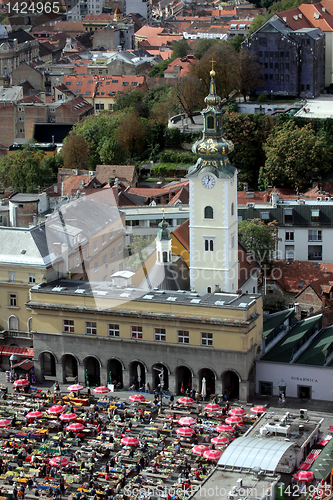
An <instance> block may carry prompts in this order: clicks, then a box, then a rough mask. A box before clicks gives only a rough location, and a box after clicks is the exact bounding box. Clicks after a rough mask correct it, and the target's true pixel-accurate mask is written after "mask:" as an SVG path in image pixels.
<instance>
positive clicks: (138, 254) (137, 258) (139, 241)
mask: <svg viewBox="0 0 333 500" xmlns="http://www.w3.org/2000/svg"><path fill="white" fill-rule="evenodd" d="M153 240H154V236H151V237H150V238H149V239H146V238H145V237H144V236H134V237H133V238H132V239H131V243H130V244H129V245H128V247H127V251H128V257H127V259H126V265H127V266H128V267H130V268H131V269H138V267H140V266H142V265H143V264H144V262H145V260H146V259H147V257H148V255H149V248H148V247H149V245H151V244H152V242H153Z"/></svg>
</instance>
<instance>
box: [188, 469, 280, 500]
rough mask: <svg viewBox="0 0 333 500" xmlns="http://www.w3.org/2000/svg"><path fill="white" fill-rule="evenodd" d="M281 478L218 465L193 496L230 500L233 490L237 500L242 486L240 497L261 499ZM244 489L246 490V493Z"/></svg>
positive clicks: (234, 497)
mask: <svg viewBox="0 0 333 500" xmlns="http://www.w3.org/2000/svg"><path fill="white" fill-rule="evenodd" d="M240 479H241V483H240V481H239V480H240ZM279 479H280V476H277V475H273V474H272V475H270V474H260V475H258V474H257V473H256V472H250V471H249V470H248V469H242V468H235V469H234V470H230V469H227V468H224V467H219V466H218V467H217V468H216V469H215V470H214V472H213V473H212V475H211V476H210V477H209V478H208V479H207V481H205V482H204V483H203V484H201V485H200V486H199V487H198V490H197V491H196V492H195V493H194V495H192V496H191V498H218V499H219V500H223V499H225V500H228V499H229V498H230V492H233V499H235V500H236V498H237V497H238V495H237V492H238V490H239V489H240V488H241V489H242V491H241V492H240V495H239V498H242V499H244V497H245V498H246V497H250V498H258V499H260V498H264V497H265V494H266V492H267V490H268V489H269V488H270V487H272V486H274V485H275V484H276V483H277V482H278V481H279ZM240 484H241V486H240ZM244 490H245V492H246V493H245V495H244ZM236 495H237V496H236Z"/></svg>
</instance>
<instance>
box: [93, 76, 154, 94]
mask: <svg viewBox="0 0 333 500" xmlns="http://www.w3.org/2000/svg"><path fill="white" fill-rule="evenodd" d="M133 89H141V90H148V87H147V85H146V79H145V77H144V76H138V75H121V76H104V77H99V80H98V82H97V84H96V93H95V96H97V97H99V96H100V97H102V96H104V97H112V96H115V95H117V94H122V93H123V92H128V91H130V90H133Z"/></svg>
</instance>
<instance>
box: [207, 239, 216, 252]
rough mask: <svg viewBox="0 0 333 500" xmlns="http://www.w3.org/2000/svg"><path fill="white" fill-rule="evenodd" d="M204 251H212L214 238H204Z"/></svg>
mask: <svg viewBox="0 0 333 500" xmlns="http://www.w3.org/2000/svg"><path fill="white" fill-rule="evenodd" d="M205 252H214V238H205Z"/></svg>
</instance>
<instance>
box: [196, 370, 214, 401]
mask: <svg viewBox="0 0 333 500" xmlns="http://www.w3.org/2000/svg"><path fill="white" fill-rule="evenodd" d="M198 377H199V392H200V393H202V379H203V378H204V377H205V379H206V394H207V398H209V396H210V395H211V394H215V383H216V380H217V378H218V377H217V374H216V371H215V370H213V369H212V368H209V367H203V368H200V370H199V371H198Z"/></svg>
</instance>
